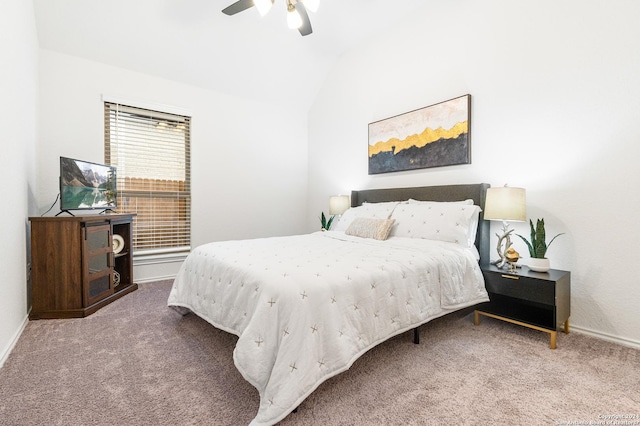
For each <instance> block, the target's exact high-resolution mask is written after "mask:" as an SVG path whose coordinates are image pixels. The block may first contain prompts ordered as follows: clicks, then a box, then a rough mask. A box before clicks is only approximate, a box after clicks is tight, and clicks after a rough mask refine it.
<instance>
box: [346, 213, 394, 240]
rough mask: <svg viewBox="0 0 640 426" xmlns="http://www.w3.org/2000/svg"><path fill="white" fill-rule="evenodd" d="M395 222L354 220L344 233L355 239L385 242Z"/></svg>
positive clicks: (367, 218) (366, 218) (366, 219)
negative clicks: (371, 239)
mask: <svg viewBox="0 0 640 426" xmlns="http://www.w3.org/2000/svg"><path fill="white" fill-rule="evenodd" d="M394 222H395V220H394V219H374V218H371V217H357V218H355V219H354V220H353V221H352V222H351V224H350V225H349V227H348V228H347V230H346V231H344V233H345V234H347V235H353V236H355V237H362V238H373V239H375V240H386V239H387V237H388V236H389V232H390V231H391V227H392V226H393V223H394Z"/></svg>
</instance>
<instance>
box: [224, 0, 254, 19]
mask: <svg viewBox="0 0 640 426" xmlns="http://www.w3.org/2000/svg"><path fill="white" fill-rule="evenodd" d="M250 7H253V0H238V1H237V2H235V3H233V4H231V5H229V6H227V7H225V8H224V9H222V13H224V14H225V15H229V16H231V15H235V14H236V13H238V12H242V11H243V10H247V9H249V8H250Z"/></svg>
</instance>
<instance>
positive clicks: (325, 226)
mask: <svg viewBox="0 0 640 426" xmlns="http://www.w3.org/2000/svg"><path fill="white" fill-rule="evenodd" d="M335 217H336V216H335V215H333V216H331V217H330V218H329V220H327V217H326V216H325V215H324V212H322V214H321V215H320V224H321V225H322V229H323V230H325V231H328V230H329V228H331V222H333V219H334V218H335Z"/></svg>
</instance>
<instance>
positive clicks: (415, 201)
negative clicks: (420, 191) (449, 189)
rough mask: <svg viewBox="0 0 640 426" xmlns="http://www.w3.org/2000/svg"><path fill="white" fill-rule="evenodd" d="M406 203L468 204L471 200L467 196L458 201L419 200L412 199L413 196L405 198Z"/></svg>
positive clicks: (470, 203)
mask: <svg viewBox="0 0 640 426" xmlns="http://www.w3.org/2000/svg"><path fill="white" fill-rule="evenodd" d="M407 203H409V204H421V203H436V204H467V205H469V206H472V205H473V200H472V199H471V198H468V199H466V200H460V201H420V200H414V199H413V198H409V199H408V200H407Z"/></svg>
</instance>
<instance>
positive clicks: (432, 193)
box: [351, 183, 491, 265]
mask: <svg viewBox="0 0 640 426" xmlns="http://www.w3.org/2000/svg"><path fill="white" fill-rule="evenodd" d="M490 186H491V185H489V184H488V183H476V184H468V185H441V186H420V187H414V188H386V189H364V190H361V191H351V207H356V206H359V205H361V204H362V203H364V202H367V203H381V202H384V201H404V200H408V199H409V198H413V199H414V200H420V201H462V200H467V199H469V198H470V199H472V200H473V203H474V204H476V205H478V206H480V208H481V209H482V210H483V211H484V201H485V198H486V195H487V188H489V187H490ZM489 238H490V236H489V221H487V220H484V217H483V213H480V222H479V223H478V233H477V234H476V247H477V248H478V252H479V253H480V263H481V264H483V265H484V264H488V263H489Z"/></svg>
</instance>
